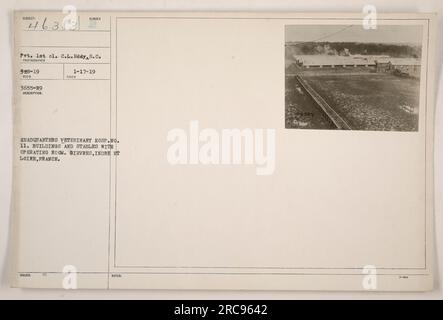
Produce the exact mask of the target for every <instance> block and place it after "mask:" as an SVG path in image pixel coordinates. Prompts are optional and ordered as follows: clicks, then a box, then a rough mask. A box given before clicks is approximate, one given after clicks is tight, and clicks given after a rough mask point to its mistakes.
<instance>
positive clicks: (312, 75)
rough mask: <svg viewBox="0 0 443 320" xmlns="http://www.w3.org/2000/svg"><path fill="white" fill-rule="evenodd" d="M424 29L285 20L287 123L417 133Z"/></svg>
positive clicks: (300, 126)
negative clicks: (304, 22)
mask: <svg viewBox="0 0 443 320" xmlns="http://www.w3.org/2000/svg"><path fill="white" fill-rule="evenodd" d="M422 31H423V30H422V27H421V26H418V25H417V26H411V25H377V28H376V29H368V30H367V29H365V28H363V25H362V24H360V25H287V26H285V127H286V128H287V129H329V130H331V129H335V130H369V131H417V130H418V117H419V100H420V72H421V55H422V52H421V51H422V47H421V43H422Z"/></svg>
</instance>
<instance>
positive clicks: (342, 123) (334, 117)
mask: <svg viewBox="0 0 443 320" xmlns="http://www.w3.org/2000/svg"><path fill="white" fill-rule="evenodd" d="M295 78H296V79H297V81H298V82H299V83H300V85H301V86H302V87H303V88H304V89H305V90H306V91H307V92H308V93H309V95H310V96H311V97H312V99H313V100H314V101H315V103H317V105H318V106H319V107H320V108H321V109H322V110H323V112H324V113H325V114H326V116H327V117H328V118H329V119H330V120H331V122H332V123H333V124H334V126H335V127H336V128H337V129H340V130H352V128H351V126H350V125H349V123H348V122H347V121H346V120H345V119H343V117H342V116H340V115H339V114H338V113H337V112H336V111H335V110H334V108H332V107H331V106H330V105H329V104H328V103H327V102H326V101H325V99H323V97H322V96H321V95H319V94H318V93H317V91H315V90H314V89H313V88H312V87H311V86H310V85H309V84H308V83H307V82H306V80H305V79H303V78H302V77H301V76H300V75H296V76H295Z"/></svg>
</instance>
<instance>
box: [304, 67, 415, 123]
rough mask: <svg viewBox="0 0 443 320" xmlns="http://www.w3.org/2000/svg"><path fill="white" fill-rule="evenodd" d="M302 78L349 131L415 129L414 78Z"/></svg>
mask: <svg viewBox="0 0 443 320" xmlns="http://www.w3.org/2000/svg"><path fill="white" fill-rule="evenodd" d="M302 76H303V78H304V79H305V80H306V81H307V82H308V83H309V84H310V85H311V86H312V87H313V88H314V89H315V90H316V91H317V92H318V93H319V94H320V95H321V96H322V97H323V98H324V99H325V100H326V101H327V102H328V103H329V104H330V105H331V106H332V107H333V108H334V109H335V111H336V112H337V113H338V114H340V115H341V116H342V117H344V118H345V119H346V120H347V121H348V123H349V124H350V125H351V127H352V128H353V129H356V130H383V131H385V130H394V131H416V130H418V107H419V91H420V88H419V87H420V84H419V80H417V79H412V78H400V77H396V76H394V75H391V74H386V73H373V74H367V73H366V74H359V73H351V74H346V75H343V74H333V73H330V74H328V73H323V72H322V73H321V74H317V75H316V74H315V73H314V72H309V73H308V74H304V75H302ZM296 100H297V99H296ZM300 102H301V101H300Z"/></svg>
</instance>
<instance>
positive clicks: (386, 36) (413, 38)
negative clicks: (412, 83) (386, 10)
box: [285, 24, 422, 44]
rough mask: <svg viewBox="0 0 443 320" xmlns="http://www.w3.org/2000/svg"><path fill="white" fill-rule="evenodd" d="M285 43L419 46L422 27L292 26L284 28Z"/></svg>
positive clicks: (358, 25)
mask: <svg viewBox="0 0 443 320" xmlns="http://www.w3.org/2000/svg"><path fill="white" fill-rule="evenodd" d="M285 39H286V41H295V42H310V41H319V42H320V41H327V42H377V43H408V44H421V39H422V26H419V25H416V26H411V25H402V26H401V25H395V26H394V25H377V29H375V30H374V29H371V30H365V29H363V26H362V25H361V24H357V25H293V26H286V31H285Z"/></svg>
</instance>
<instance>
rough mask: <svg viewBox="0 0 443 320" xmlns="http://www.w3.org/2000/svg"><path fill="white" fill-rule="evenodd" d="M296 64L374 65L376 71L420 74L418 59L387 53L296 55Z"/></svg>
mask: <svg viewBox="0 0 443 320" xmlns="http://www.w3.org/2000/svg"><path fill="white" fill-rule="evenodd" d="M294 59H295V62H296V64H297V65H298V66H300V67H304V68H323V67H325V68H327V67H330V68H335V67H369V66H373V67H375V69H376V71H377V72H394V71H395V70H397V71H398V72H399V73H401V74H407V75H409V76H413V77H419V76H420V64H421V63H420V59H416V58H393V57H390V56H387V55H349V56H339V55H297V56H294Z"/></svg>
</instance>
